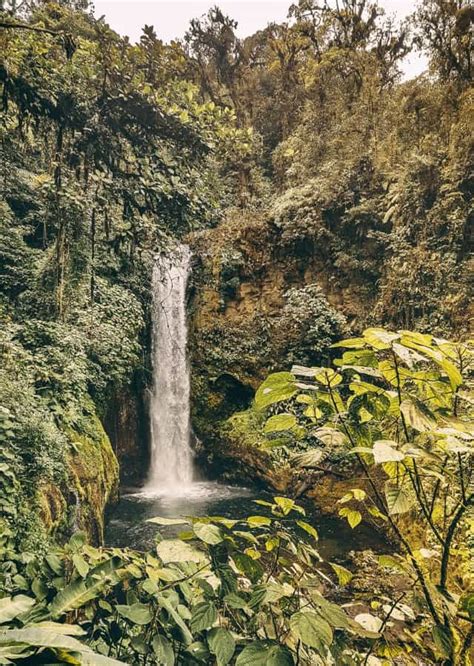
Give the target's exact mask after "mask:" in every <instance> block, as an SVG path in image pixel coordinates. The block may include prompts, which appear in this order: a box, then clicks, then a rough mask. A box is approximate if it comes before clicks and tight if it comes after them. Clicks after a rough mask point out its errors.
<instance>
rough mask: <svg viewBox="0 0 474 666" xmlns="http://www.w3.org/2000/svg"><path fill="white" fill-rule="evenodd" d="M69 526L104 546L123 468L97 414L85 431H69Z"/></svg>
mask: <svg viewBox="0 0 474 666" xmlns="http://www.w3.org/2000/svg"><path fill="white" fill-rule="evenodd" d="M67 434H68V436H69V438H70V441H71V451H70V453H69V455H68V462H67V468H68V476H69V487H68V489H67V491H68V505H69V511H70V512H71V515H70V517H69V523H70V524H73V525H74V527H77V528H78V529H81V530H84V531H85V532H86V533H87V534H88V536H89V539H90V540H91V542H93V543H102V542H103V537H104V520H105V518H104V516H105V509H106V507H107V505H108V504H109V503H111V502H113V501H115V500H116V499H117V494H118V480H119V466H118V462H117V458H116V457H115V454H114V451H113V449H112V445H111V443H110V440H109V438H108V436H107V434H106V432H105V430H104V428H103V426H102V423H101V422H100V420H99V418H98V417H97V416H96V415H91V416H90V417H89V418H88V419H87V421H86V422H85V423H84V426H83V428H82V429H81V432H79V431H77V430H72V429H71V430H69V431H68V433H67Z"/></svg>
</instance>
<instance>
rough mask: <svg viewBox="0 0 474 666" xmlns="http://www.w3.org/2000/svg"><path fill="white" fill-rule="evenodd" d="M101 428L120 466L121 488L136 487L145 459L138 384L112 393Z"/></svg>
mask: <svg viewBox="0 0 474 666" xmlns="http://www.w3.org/2000/svg"><path fill="white" fill-rule="evenodd" d="M104 428H105V430H106V432H107V434H108V436H109V438H110V441H111V443H112V447H113V450H114V452H115V455H116V456H117V459H118V462H119V465H120V481H121V483H122V484H123V485H136V484H139V483H140V482H141V481H142V480H143V478H144V477H145V474H146V471H147V469H148V459H149V418H148V408H147V404H146V393H145V389H144V387H143V386H142V385H141V383H140V382H134V383H132V384H131V385H130V386H125V387H122V388H121V389H120V391H116V392H115V394H114V395H113V396H112V397H111V399H110V400H109V401H108V405H107V409H106V412H105V415H104Z"/></svg>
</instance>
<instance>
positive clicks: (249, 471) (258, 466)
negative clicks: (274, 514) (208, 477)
mask: <svg viewBox="0 0 474 666" xmlns="http://www.w3.org/2000/svg"><path fill="white" fill-rule="evenodd" d="M261 426H262V415H261V414H260V413H258V412H256V411H255V410H253V409H247V410H245V411H242V412H237V413H236V414H233V415H232V416H231V417H230V418H228V419H226V420H224V421H221V422H219V423H215V424H214V429H213V430H212V433H211V434H210V435H209V439H208V442H207V445H206V446H205V447H204V451H205V457H206V460H205V462H206V466H207V468H208V469H210V470H212V471H214V473H215V474H216V475H217V476H218V477H219V479H220V480H221V481H227V482H236V483H241V484H252V485H253V484H256V485H261V486H264V487H267V488H272V489H273V490H275V491H278V492H281V493H283V492H286V491H287V490H288V487H289V483H290V481H291V472H290V469H289V467H288V465H284V464H283V465H282V464H279V463H278V462H277V461H275V459H274V458H273V457H272V455H271V449H270V448H269V447H268V441H267V440H266V439H265V437H264V436H263V435H262V431H261Z"/></svg>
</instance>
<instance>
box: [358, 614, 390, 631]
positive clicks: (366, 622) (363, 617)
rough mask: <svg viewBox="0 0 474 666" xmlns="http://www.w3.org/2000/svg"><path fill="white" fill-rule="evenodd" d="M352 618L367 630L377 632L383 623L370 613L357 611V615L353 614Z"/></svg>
mask: <svg viewBox="0 0 474 666" xmlns="http://www.w3.org/2000/svg"><path fill="white" fill-rule="evenodd" d="M354 620H355V621H356V622H357V623H358V624H360V626H361V627H363V628H364V629H366V630H367V631H371V632H374V633H378V632H379V631H380V629H381V628H382V624H383V622H382V620H381V619H380V618H379V617H376V616H375V615H371V614H370V613H359V615H356V616H355V618H354Z"/></svg>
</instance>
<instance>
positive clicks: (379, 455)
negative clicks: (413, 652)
mask: <svg viewBox="0 0 474 666" xmlns="http://www.w3.org/2000/svg"><path fill="white" fill-rule="evenodd" d="M334 346H335V347H336V348H347V351H345V352H344V354H343V356H342V358H341V359H337V360H335V361H334V367H332V368H324V367H319V368H318V367H311V368H308V367H301V366H294V367H293V370H292V372H291V373H288V372H280V373H276V374H274V375H270V376H269V377H268V378H267V380H266V381H265V382H264V383H263V384H262V385H261V387H260V388H259V390H258V391H257V394H256V405H257V407H260V409H262V410H267V409H268V408H270V407H272V406H273V405H279V404H280V403H281V406H283V408H284V411H282V412H280V413H278V414H276V415H273V416H271V417H270V418H269V419H268V421H267V424H266V427H265V430H266V431H267V433H269V434H271V433H274V432H277V433H281V432H282V431H286V432H291V431H292V430H298V431H299V430H300V429H301V428H302V427H303V428H305V429H307V430H310V431H311V432H312V434H313V435H314V436H316V437H317V438H318V439H319V440H320V442H322V443H323V444H324V445H325V446H329V447H333V446H338V447H343V448H344V449H345V451H346V455H347V456H353V457H354V460H355V461H356V462H357V464H358V465H360V467H361V468H362V470H363V473H364V476H365V477H366V479H367V481H366V483H365V485H364V487H363V488H355V489H353V490H351V491H350V492H349V493H347V494H346V495H345V496H344V497H341V498H340V499H339V503H340V505H341V508H340V510H339V514H340V515H341V516H342V517H345V518H346V519H347V520H348V522H349V524H350V525H351V527H356V526H357V525H358V524H359V523H360V522H361V521H362V520H363V518H364V517H366V518H367V517H370V518H371V520H375V522H378V523H379V524H380V525H385V526H386V529H388V530H390V532H391V533H392V535H393V536H394V538H395V539H396V540H397V542H398V544H399V547H400V549H401V554H397V555H396V557H393V558H391V560H390V562H389V563H388V562H387V564H388V566H389V568H395V569H401V570H402V571H404V572H406V573H407V574H408V575H409V576H410V577H411V578H412V579H413V581H414V586H415V590H416V596H417V599H418V601H417V603H418V604H420V608H421V609H422V610H423V613H424V614H425V622H424V625H423V627H422V631H423V633H426V634H428V632H429V634H430V635H431V638H432V644H431V645H427V646H426V651H427V654H428V655H430V656H431V657H432V658H434V659H436V660H439V661H441V662H442V663H449V664H452V663H467V660H468V653H469V650H470V643H471V640H472V631H471V630H470V629H469V628H466V623H467V624H469V622H472V619H473V616H472V594H470V593H469V592H468V590H469V589H472V571H471V572H470V573H467V572H466V563H467V562H468V561H469V558H470V553H469V548H468V547H466V540H467V535H468V532H469V527H468V525H469V521H468V518H467V516H468V514H469V513H470V512H471V511H472V507H473V506H474V494H473V492H472V487H471V486H470V481H469V479H470V478H471V471H472V461H473V443H474V431H473V424H472V408H471V406H472V393H469V388H470V385H469V383H468V376H469V372H470V370H471V368H472V361H473V350H472V348H470V347H469V346H468V345H467V344H462V343H459V344H456V343H453V342H449V341H447V340H444V339H439V338H435V337H433V336H431V335H427V334H421V333H414V332H411V331H406V330H402V331H397V332H392V331H386V330H384V329H378V328H371V329H367V330H366V331H364V333H363V335H362V337H360V338H353V339H349V340H343V341H342V342H339V343H337V344H336V345H334ZM315 454H316V456H317V457H318V458H319V456H320V452H319V450H317V449H315ZM304 456H307V454H304ZM293 462H294V464H295V465H296V466H298V465H303V466H304V465H305V464H307V461H306V462H305V460H304V459H303V460H302V459H301V455H300V454H297V453H295V454H294V456H293ZM413 521H416V524H417V525H418V528H419V529H418V532H419V533H421V537H417V531H416V530H415V532H413V530H411V529H410V527H411V523H412V522H413ZM454 563H455V564H454ZM461 572H463V573H462V575H460V574H461ZM407 594H408V592H404V596H406V595H407ZM469 609H470V610H469ZM458 657H459V659H458ZM436 663H438V662H436Z"/></svg>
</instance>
